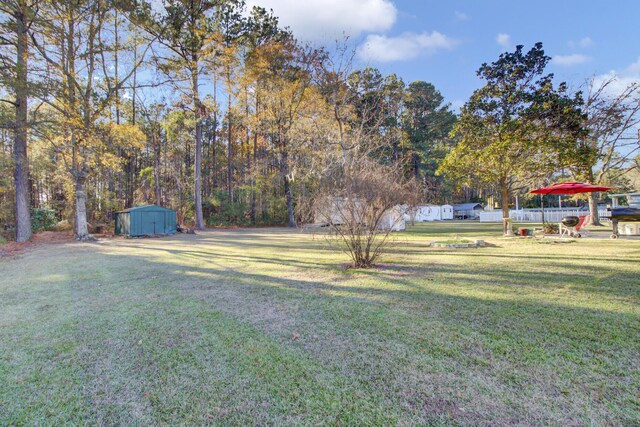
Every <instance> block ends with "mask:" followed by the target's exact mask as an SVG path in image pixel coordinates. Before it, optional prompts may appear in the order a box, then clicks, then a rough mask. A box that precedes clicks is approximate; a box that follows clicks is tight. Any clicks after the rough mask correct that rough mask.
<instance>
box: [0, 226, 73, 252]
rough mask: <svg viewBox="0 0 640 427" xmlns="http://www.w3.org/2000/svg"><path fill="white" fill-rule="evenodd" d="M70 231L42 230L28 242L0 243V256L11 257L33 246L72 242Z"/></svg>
mask: <svg viewBox="0 0 640 427" xmlns="http://www.w3.org/2000/svg"><path fill="white" fill-rule="evenodd" d="M73 240H74V239H73V233H72V232H71V231H43V232H42V233H37V234H34V235H33V238H32V239H31V241H30V242H22V243H18V242H7V243H4V244H1V245H0V257H2V258H4V257H12V256H16V255H19V254H21V253H22V252H25V251H27V250H30V249H32V248H34V247H38V246H42V245H51V244H59V243H67V242H72V241H73Z"/></svg>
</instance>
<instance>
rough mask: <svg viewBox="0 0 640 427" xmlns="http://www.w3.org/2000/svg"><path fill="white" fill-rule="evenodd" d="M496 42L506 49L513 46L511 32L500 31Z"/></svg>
mask: <svg viewBox="0 0 640 427" xmlns="http://www.w3.org/2000/svg"><path fill="white" fill-rule="evenodd" d="M496 42H497V43H498V44H499V45H500V46H502V47H503V48H504V49H509V48H510V47H511V36H510V35H509V34H505V33H500V34H498V35H497V36H496Z"/></svg>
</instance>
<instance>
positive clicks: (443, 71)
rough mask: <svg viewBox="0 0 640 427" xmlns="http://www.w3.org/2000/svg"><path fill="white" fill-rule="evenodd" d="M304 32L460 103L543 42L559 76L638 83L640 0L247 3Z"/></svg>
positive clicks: (456, 104)
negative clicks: (484, 74)
mask: <svg viewBox="0 0 640 427" xmlns="http://www.w3.org/2000/svg"><path fill="white" fill-rule="evenodd" d="M248 4H249V5H250V6H251V5H253V4H259V5H261V6H263V7H266V8H268V9H269V8H271V9H273V10H274V13H275V14H276V15H277V16H279V17H280V20H281V23H282V24H283V25H287V26H290V27H291V29H292V30H293V31H294V33H295V34H296V35H297V36H298V37H299V38H302V39H305V40H308V41H310V42H312V43H315V44H325V45H332V44H333V40H335V39H336V38H340V37H341V34H344V33H347V34H349V35H350V41H351V43H352V44H353V48H354V49H356V50H357V55H356V58H357V62H356V66H357V67H363V66H365V65H370V66H374V67H377V68H379V69H380V70H381V71H382V72H383V73H384V74H388V73H396V74H398V75H399V76H401V77H402V78H403V79H404V80H405V82H407V83H409V82H411V81H414V80H425V81H428V82H431V83H433V84H434V85H435V86H436V87H437V88H438V89H439V90H440V91H441V92H442V93H443V95H444V96H445V99H446V100H447V102H451V103H452V105H453V106H454V107H459V106H460V105H462V103H464V101H465V100H466V99H468V97H469V95H471V93H472V92H473V90H474V89H476V88H477V87H479V86H480V85H481V82H480V80H479V79H478V78H477V77H476V75H475V71H476V70H477V69H478V67H479V66H480V65H481V64H482V63H483V62H492V61H494V60H496V59H497V57H498V55H499V54H500V53H501V52H503V51H505V50H513V48H514V47H515V45H517V44H523V45H525V47H526V48H528V47H530V46H532V45H533V44H534V43H535V42H537V41H541V42H542V43H543V44H544V49H545V52H546V53H547V55H549V56H551V57H553V60H552V61H551V64H550V65H549V67H548V71H549V72H553V73H554V74H555V75H556V81H567V82H568V83H569V84H570V85H571V86H572V87H578V86H579V85H581V84H582V83H583V82H584V81H585V80H586V79H588V78H591V77H597V78H604V77H606V76H608V75H611V73H614V74H616V75H617V76H619V85H620V86H622V85H624V84H626V83H627V82H629V81H631V80H640V45H639V44H638V40H640V25H638V24H640V1H635V0H627V1H617V2H614V1H611V2H608V3H606V4H605V2H601V1H594V0H582V1H577V0H556V1H546V0H544V1H541V0H536V1H516V0H512V1H505V0H500V1H498V0H494V1H491V0H485V1H471V0H468V1H411V0H249V1H248Z"/></svg>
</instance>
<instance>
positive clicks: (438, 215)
mask: <svg viewBox="0 0 640 427" xmlns="http://www.w3.org/2000/svg"><path fill="white" fill-rule="evenodd" d="M441 219H442V212H441V211H440V206H437V205H421V206H418V210H417V212H416V221H420V222H424V221H440V220H441Z"/></svg>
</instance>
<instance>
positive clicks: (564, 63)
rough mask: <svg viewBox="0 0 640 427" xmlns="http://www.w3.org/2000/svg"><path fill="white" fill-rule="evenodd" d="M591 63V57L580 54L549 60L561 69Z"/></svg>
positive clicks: (560, 56) (558, 56)
mask: <svg viewBox="0 0 640 427" xmlns="http://www.w3.org/2000/svg"><path fill="white" fill-rule="evenodd" d="M589 61H591V57H589V56H587V55H582V54H581V53H574V54H571V55H556V56H554V57H553V59H552V60H551V62H552V63H554V64H556V65H559V66H561V67H571V66H574V65H580V64H584V63H587V62H589Z"/></svg>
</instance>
